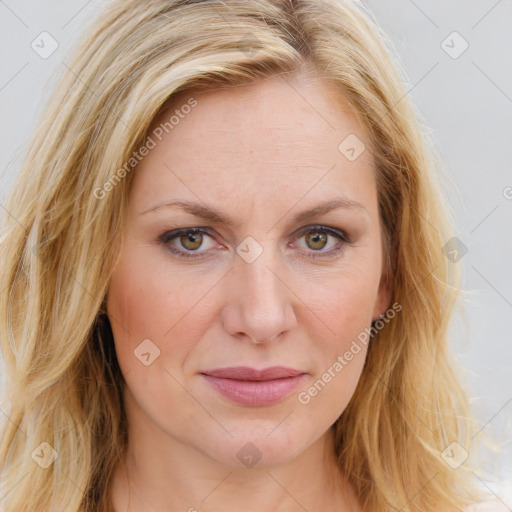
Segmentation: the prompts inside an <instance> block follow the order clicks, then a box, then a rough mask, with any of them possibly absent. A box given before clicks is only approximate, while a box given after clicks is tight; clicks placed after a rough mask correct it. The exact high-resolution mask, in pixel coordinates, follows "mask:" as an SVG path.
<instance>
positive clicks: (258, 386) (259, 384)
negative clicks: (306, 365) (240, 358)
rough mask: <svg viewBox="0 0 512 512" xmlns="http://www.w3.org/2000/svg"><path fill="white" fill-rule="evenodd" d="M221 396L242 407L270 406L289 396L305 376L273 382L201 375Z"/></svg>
mask: <svg viewBox="0 0 512 512" xmlns="http://www.w3.org/2000/svg"><path fill="white" fill-rule="evenodd" d="M201 375H202V376H203V377H204V378H205V379H206V380H207V381H208V382H209V383H210V384H211V386H212V387H213V388H215V389H216V390H217V391H218V392H219V393H220V394H221V395H223V396H225V397H226V398H229V399H230V400H232V401H234V402H237V403H239V404H242V405H249V406H261V405H270V404H273V403H276V402H279V401H280V400H283V398H285V397H287V396H288V395H290V394H291V393H292V392H293V390H294V389H295V388H296V387H297V386H298V385H299V383H300V382H301V381H302V379H303V378H304V377H305V375H306V374H304V373H302V374H300V375H296V376H295V377H286V378H284V379H274V380H260V381H255V380H234V379H222V378H219V377H212V376H211V375H205V374H201Z"/></svg>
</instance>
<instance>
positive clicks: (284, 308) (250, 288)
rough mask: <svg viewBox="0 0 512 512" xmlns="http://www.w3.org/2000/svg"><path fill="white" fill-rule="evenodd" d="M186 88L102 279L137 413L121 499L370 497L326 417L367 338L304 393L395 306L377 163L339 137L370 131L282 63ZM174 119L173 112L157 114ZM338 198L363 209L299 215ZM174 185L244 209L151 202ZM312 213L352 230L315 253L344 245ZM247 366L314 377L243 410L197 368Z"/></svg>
mask: <svg viewBox="0 0 512 512" xmlns="http://www.w3.org/2000/svg"><path fill="white" fill-rule="evenodd" d="M291 85H293V87H292V86H291ZM193 96H194V97H195V98H196V99H197V101H198V104H197V106H195V107H194V108H193V109H192V111H191V113H190V114H188V115H187V116H185V117H184V119H182V120H180V122H179V125H177V126H175V127H174V129H173V130H172V131H170V132H169V133H168V134H166V135H165V136H164V137H163V139H162V141H161V142H159V143H158V144H157V146H156V147H155V148H153V149H152V150H151V151H150V153H149V154H148V155H147V156H146V157H145V158H144V159H143V160H142V162H141V163H140V164H139V166H138V168H137V169H136V170H135V171H134V172H135V176H134V181H133V183H132V188H131V191H130V196H129V204H128V216H127V223H126V233H125V234H126V240H125V244H124V246H123V247H122V250H121V253H120V258H119V261H118V263H117V265H116V267H115V268H114V272H113V275H112V279H111V282H110V284H109V290H108V297H107V308H108V314H109V317H110V319H111V324H112V329H113V333H114V339H115V347H116V352H117V357H118V360H119V364H120V367H121V370H122V372H123V375H124V377H125V380H126V384H127V385H126V389H125V394H124V400H125V407H126V412H127V417H128V425H129V446H128V451H127V454H126V458H125V460H124V461H123V462H124V463H123V465H121V466H119V467H118V468H117V470H116V472H115V475H114V479H113V483H112V496H113V502H114V506H115V510H116V511H118V512H124V511H130V512H133V511H142V510H144V511H145V512H148V511H157V510H158V511H163V510H172V511H174V510H183V511H187V510H189V511H193V510H200V511H210V512H213V511H219V510H222V511H223V512H231V511H235V510H236V511H238V510H251V511H261V510H268V511H270V510H272V511H275V512H283V511H286V512H294V511H303V510H304V509H306V510H308V511H314V510H322V511H334V510H337V511H340V510H341V511H349V510H350V511H357V510H361V508H360V505H359V504H358V502H357V499H356V498H355V495H354V493H353V490H352V489H351V487H350V485H349V484H348V483H347V480H346V479H345V477H344V475H343V473H342V471H341V470H339V468H338V466H337V465H336V462H335V458H334V438H333V433H332V429H331V428H330V427H331V426H332V425H333V423H334V422H335V420H336V419H337V418H338V417H339V416H340V415H341V413H342V412H343V410H344V409H345V407H346V406H347V404H348V402H349V401H350V398H351V397H352V395H353V393H354V390H355V387H356V385H357V382H358V380H359V377H360V374H361V370H362V367H363V363H364V358H365V354H366V349H365V348H364V347H363V349H362V350H361V351H360V352H359V353H358V354H357V355H356V356H354V358H353V359H352V360H351V361H350V362H349V363H348V364H347V365H346V366H345V367H344V368H343V370H342V371H341V372H339V373H337V374H336V376H335V377H334V378H332V380H331V382H329V383H328V384H327V385H326V386H325V388H324V389H323V390H322V391H321V392H320V393H318V394H317V395H316V396H315V397H313V398H312V399H311V401H310V402H309V403H308V404H301V403H300V402H299V401H298V393H299V392H301V391H304V390H307V389H308V388H309V387H311V385H312V384H313V383H314V382H315V381H317V380H318V379H319V378H320V377H321V375H322V374H323V373H324V372H325V371H326V370H327V369H328V368H329V367H332V365H333V363H334V362H335V361H336V360H337V358H338V356H339V355H342V354H344V353H345V352H346V351H347V350H348V349H349V347H350V345H351V343H352V341H353V340H354V339H356V337H357V336H358V334H360V333H361V332H362V331H364V329H365V328H366V327H369V326H370V325H371V322H372V320H375V319H377V318H378V317H379V315H380V314H382V313H384V312H385V311H386V309H387V308H388V307H389V298H390V290H389V288H388V286H387V285H386V284H385V283H386V282H387V281H385V279H384V272H383V253H382V251H383V249H382V237H381V231H380V229H381V228H380V219H379V211H378V202H377V190H376V184H375V178H374V162H373V159H372V157H371V154H370V151H368V150H366V151H364V152H363V153H362V155H361V156H359V158H357V159H356V160H355V161H349V160H348V159H347V158H346V157H345V156H344V155H343V154H342V153H340V151H339V150H338V146H339V144H340V142H341V141H342V140H343V139H345V137H347V135H349V134H356V135H357V136H358V137H359V139H360V140H362V141H363V142H364V143H365V144H366V146H367V147H368V146H369V141H368V138H367V136H366V134H365V133H364V132H363V130H362V129H361V127H360V126H359V125H358V123H357V121H356V119H355V116H354V115H353V114H352V113H351V112H350V110H349V108H348V106H347V105H346V103H344V101H342V99H340V97H339V95H338V96H337V97H335V96H334V93H333V90H332V89H331V88H329V87H328V85H327V84H326V83H325V82H323V81H322V80H321V79H311V78H309V79H308V78H307V77H305V76H303V75H297V76H295V77H294V78H293V80H290V79H286V80H284V79H283V78H282V77H279V76H278V77H273V78H271V79H268V80H265V81H262V82H258V83H256V84H251V85H247V86H245V85H244V86H240V87H237V88H234V89H233V88H232V89H219V90H216V91H209V92H202V93H201V94H195V95H193ZM187 99H188V96H184V100H183V102H182V103H181V104H184V103H185V102H186V100H187ZM168 118H169V112H165V113H163V114H162V115H161V116H160V118H157V119H156V120H155V121H154V123H153V127H156V126H158V124H159V123H160V122H162V121H165V120H167V119H168ZM342 195H343V196H345V197H346V198H348V199H350V200H352V201H356V202H358V203H360V205H361V207H360V208H338V209H335V210H332V211H330V212H328V213H325V214H323V215H319V216H317V217H314V218H312V219H309V220H307V221H303V222H300V223H296V222H294V221H293V220H292V217H293V216H294V215H295V214H296V213H298V212H300V211H302V210H305V209H308V208H312V207H314V206H317V205H318V204H319V203H321V202H324V201H326V200H327V199H336V198H339V197H340V196H342ZM175 199H180V200H185V201H188V200H190V201H196V202H201V203H202V204H203V205H204V204H206V205H208V206H210V207H212V208H215V209H218V210H222V211H224V212H226V214H229V215H230V216H232V217H235V218H236V219H237V220H238V223H237V224H236V225H234V226H228V225H225V224H220V223H215V222H212V221H204V220H203V219H201V218H198V217H196V216H194V215H192V214H189V213H185V212H183V211H182V210H180V209H178V208H176V207H161V208H158V209H156V210H154V211H151V212H147V213H142V212H146V211H147V210H150V209H151V208H153V207H154V206H155V205H157V204H160V203H165V202H166V201H170V200H175ZM314 225H321V226H329V227H332V228H334V229H338V230H341V231H343V232H346V233H347V234H348V235H349V237H350V238H351V243H350V244H344V250H343V251H342V252H341V253H339V254H337V255H333V256H325V257H324V258H318V259H313V258H310V257H308V255H311V254H318V253H319V252H324V253H325V252H327V251H329V250H330V249H331V248H334V247H336V246H337V245H338V244H342V243H343V242H341V241H340V240H338V239H337V238H336V237H334V236H332V235H329V236H328V238H327V240H326V241H325V242H322V241H320V242H318V241H316V242H315V239H314V233H315V230H314V229H313V230H312V232H311V231H310V235H308V233H307V231H306V233H300V230H301V229H302V228H307V227H308V226H314ZM192 227H205V228H210V233H211V236H210V235H203V239H202V245H201V243H200V242H195V243H190V242H189V243H188V245H185V246H184V245H183V243H180V238H179V237H177V238H175V239H174V240H173V241H171V242H168V245H170V246H172V247H174V248H175V249H177V250H181V251H183V252H186V251H187V249H188V250H189V252H193V249H194V248H197V247H199V248H198V249H197V251H199V252H201V251H202V252H203V254H202V256H201V257H199V258H197V259H190V260H182V259H179V258H178V257H177V256H175V255H174V254H172V253H171V252H170V251H169V249H168V248H167V247H166V246H165V245H164V244H162V243H161V242H158V237H159V236H160V235H162V234H164V233H165V232H167V231H170V230H173V229H180V228H192ZM248 236H250V237H253V238H254V239H255V240H256V241H257V242H258V243H259V245H260V246H261V248H262V250H263V252H262V254H261V255H260V256H259V257H258V258H257V259H256V260H255V261H253V262H252V263H248V262H247V261H246V260H244V259H243V258H242V257H240V256H239V255H238V254H237V252H236V249H237V247H238V246H239V245H240V244H241V243H242V242H243V241H244V240H245V239H246V237H248ZM312 237H313V238H312ZM182 240H183V239H182ZM186 243H187V241H186V240H185V244H186ZM145 339H150V340H152V343H154V345H155V346H157V347H158V349H159V350H160V355H159V357H157V358H156V359H154V361H153V362H152V363H151V364H149V365H148V366H146V365H144V364H142V363H141V361H140V360H139V359H138V358H137V357H135V355H134V350H136V349H137V347H138V345H139V344H140V343H141V342H142V340H145ZM151 350H152V349H151ZM238 365H245V366H251V367H253V368H258V369H261V368H266V367H268V366H274V365H283V366H290V367H293V368H297V369H301V370H303V371H304V372H306V373H307V374H308V375H307V376H306V378H305V379H304V381H303V382H302V383H301V385H300V387H299V388H298V389H297V390H296V391H295V392H294V393H292V394H291V395H290V396H289V397H287V398H285V399H283V400H282V401H280V402H277V403H275V404H272V405H266V406H259V407H250V406H243V405H240V404H236V403H233V402H231V401H229V400H228V399H226V398H224V397H223V396H222V395H220V394H218V393H217V391H215V390H214V389H213V388H212V387H211V386H210V385H209V384H208V383H207V382H205V379H204V378H203V377H202V376H201V375H200V374H199V372H201V371H204V370H207V369H213V368H219V367H226V366H238ZM247 443H252V444H253V445H254V446H255V447H256V448H257V450H258V453H259V454H260V455H261V459H260V460H259V462H258V463H257V464H256V465H255V466H253V467H247V466H245V465H244V464H243V463H242V462H241V461H240V460H239V458H238V457H237V453H238V452H239V450H241V449H242V448H243V447H244V446H245V445H246V444H247Z"/></svg>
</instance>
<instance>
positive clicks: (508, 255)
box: [0, 0, 512, 510]
mask: <svg viewBox="0 0 512 512" xmlns="http://www.w3.org/2000/svg"><path fill="white" fill-rule="evenodd" d="M102 3H103V2H102V1H101V0H90V1H86V0H65V1H64V0H60V1H59V0H52V1H48V0H47V1H45V2H41V1H40V0H39V1H36V0H30V1H29V0H0V63H1V64H0V108H1V113H2V115H1V118H0V119H1V123H0V173H1V174H0V207H1V206H2V205H3V201H4V199H5V195H6V192H7V189H8V188H9V187H10V184H11V182H12V178H13V176H14V175H15V174H16V172H17V169H18V168H19V162H20V156H21V155H22V153H23V151H24V150H25V148H26V147H27V142H28V136H29V134H30V133H31V132H32V130H33V128H34V124H35V122H36V121H37V119H38V117H39V115H40V113H41V108H42V106H43V104H44V101H45V100H46V99H47V98H48V97H49V95H50V94H51V90H52V86H53V84H54V83H55V78H56V76H57V75H58V74H60V73H61V72H62V69H63V66H64V65H63V62H69V53H70V51H71V49H72V47H73V45H74V44H75V41H76V37H77V36H78V35H79V34H80V32H81V29H82V28H83V27H84V24H85V23H88V22H89V21H90V20H91V19H92V18H93V17H94V16H95V14H96V12H97V10H98V9H99V7H100V6H101V5H102ZM365 3H366V5H368V6H369V7H370V9H371V10H372V11H373V13H374V15H375V18H376V19H377V21H378V23H379V24H380V25H381V26H382V27H383V29H384V31H385V32H386V33H387V34H388V35H389V37H390V38H391V40H392V41H393V43H394V45H395V47H396V49H397V52H398V54H399V59H400V61H401V63H402V66H403V67H404V69H405V72H406V74H407V77H408V78H407V80H408V83H407V90H408V91H409V92H408V97H409V98H410V99H412V100H413V101H414V102H415V104H416V105H417V107H418V109H419V112H420V113H421V114H422V116H423V119H424V122H425V124H426V126H428V129H429V131H430V133H431V135H432V137H433V138H434V141H435V142H436V145H437V148H438V150H439V151H440V153H441V155H442V157H443V159H444V161H445V163H446V166H447V168H448V171H449V173H450V175H451V177H452V178H453V180H454V182H455V184H456V186H457V188H458V190H459V191H460V195H457V194H456V193H455V192H454V191H453V190H447V192H448V194H449V198H450V201H451V204H452V206H453V209H454V211H455V214H456V220H457V225H458V232H457V233H454V235H456V236H457V237H458V238H459V240H460V242H461V243H462V244H464V246H465V247H467V250H468V251H467V253H466V254H465V255H464V257H463V258H462V259H461V260H460V262H459V264H460V265H461V266H462V267H463V269H464V283H463V288H464V290H467V291H468V292H471V293H470V294H468V295H466V296H465V298H463V300H462V301H461V303H462V304H463V305H464V308H465V311H466V317H467V324H464V322H463V321H462V317H456V318H454V321H453V323H452V337H451V340H452V344H453V347H454V350H455V352H456V354H457V356H458V359H459V360H460V362H461V363H462V364H463V365H464V366H465V367H466V368H467V369H468V371H469V373H468V375H467V378H468V380H469V386H470V388H471V397H472V404H473V407H474V410H475V413H476V414H477V416H478V418H480V420H481V422H482V430H481V432H480V433H479V434H478V435H479V436H482V437H484V436H485V434H489V435H493V436H495V438H496V439H497V440H498V447H497V448H498V450H499V452H501V454H502V455H503V457H501V458H498V457H497V456H496V455H490V454H489V453H488V454H487V455H486V461H487V469H489V470H490V471H492V472H493V473H495V474H496V475H499V476H501V477H502V478H507V480H509V481H512V443H511V437H512V336H511V333H510V331H509V330H508V326H509V325H510V320H511V319H512V237H511V235H512V170H511V167H512V166H511V164H512V66H511V62H512V57H511V56H512V30H511V27H512V23H511V22H512V0H498V1H496V0H429V1H427V0H421V1H420V0H415V1H413V0H370V1H367V2H365ZM43 31H47V32H48V33H50V34H51V36H52V37H53V38H54V39H55V40H56V41H57V42H58V45H59V47H58V48H57V50H56V51H55V52H54V53H53V54H52V55H51V56H49V57H48V58H42V57H41V56H40V55H38V54H37V53H36V52H35V51H34V50H33V49H32V48H31V43H32V41H34V40H36V42H37V41H40V37H39V35H40V34H41V32H43ZM454 31H456V32H458V34H460V36H459V35H457V34H455V35H454V34H453V32H454ZM443 41H444V42H443ZM49 44H50V41H49V40H47V44H46V46H45V47H46V48H47V49H48V48H49ZM466 44H467V45H468V48H467V49H466V50H465V51H464V52H463V53H461V51H462V50H463V49H464V47H465V46H466ZM450 53H451V55H450ZM459 54H460V55H459ZM2 213H3V212H2V211H0V214H2ZM479 477H480V478H481V479H482V486H483V489H485V488H486V487H488V488H489V489H490V490H491V491H495V492H501V491H500V490H499V489H500V488H499V482H496V481H494V480H492V479H490V478H489V477H488V476H486V475H485V474H484V473H481V474H479ZM503 500H504V503H503V506H504V508H503V510H507V509H508V510H512V498H509V497H507V498H503Z"/></svg>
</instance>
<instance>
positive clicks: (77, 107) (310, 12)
mask: <svg viewBox="0 0 512 512" xmlns="http://www.w3.org/2000/svg"><path fill="white" fill-rule="evenodd" d="M306 68H307V69H310V70H311V69H313V70H314V71H315V73H316V76H318V77H321V78H322V79H325V80H327V81H328V82H329V83H330V84H331V85H332V86H333V88H334V90H336V91H339V94H340V97H343V98H344V99H346V100H347V101H348V102H349V104H350V106H351V108H352V109H353V111H354V113H355V115H356V116H357V119H358V120H359V122H360V124H361V126H362V127H364V128H365V130H366V131H367V133H368V134H369V138H370V142H371V148H370V150H371V151H372V153H373V156H374V158H375V163H376V168H375V177H376V181H377V191H378V202H379V208H380V216H381V221H382V226H383V232H384V235H385V236H384V245H385V247H384V250H385V253H386V266H387V268H388V269H389V271H390V273H391V274H392V277H393V291H392V300H391V302H392V303H393V302H398V303H400V304H401V305H402V306H403V308H402V310H401V312H400V314H398V315H397V316H396V318H394V319H393V321H391V322H389V323H388V324H387V325H386V326H385V328H383V329H382V330H381V331H380V332H379V334H378V335H377V336H375V337H374V338H373V340H372V342H371V343H370V345H369V350H368V354H367V360H366V363H365V366H364V369H363V372H362V375H361V378H360V381H359V383H358V386H357V389H356V391H355V394H354V396H353V398H352V400H351V401H350V403H349V405H348V406H347V408H346V409H345V411H344V412H343V414H342V415H341V416H340V418H339V419H338V420H337V421H336V423H335V424H334V425H333V429H334V431H335V434H336V436H335V437H336V455H337V459H338V461H339V465H340V467H341V468H342V470H343V472H344V474H345V475H346V476H347V478H348V479H349V480H350V482H351V484H352V485H353V486H354V489H355V491H356V492H357V494H358V496H359V498H360V500H361V503H362V505H363V507H365V510H369V511H370V510H371V511H372V512H384V511H385V510H390V509H397V510H400V511H403V512H416V511H427V512H433V511H443V512H444V511H448V510H456V509H460V508H461V507H463V506H465V504H468V503H470V502H471V501H472V500H473V498H474V494H473V488H472V483H471V480H470V478H469V477H470V471H469V469H468V464H467V463H465V464H463V465H462V466H461V467H460V468H458V469H453V468H452V467H451V466H450V465H449V464H447V462H446V457H445V456H444V455H445V449H446V448H447V447H448V446H449V445H450V443H452V442H457V443H459V445H460V446H461V447H463V448H464V449H466V450H468V451H470V448H469V446H470V444H469V441H470V436H471V431H472V424H471V421H470V413H469V407H468V403H467V399H466V396H465V393H464V391H463V387H462V386H461V384H460V383H459V377H458V376H457V375H456V373H455V370H454V361H453V360H452V358H451V355H450V352H449V349H448V340H447V327H448V324H449V320H450V318H451V315H452V311H453V308H454V306H455V304H456V298H457V295H458V293H459V290H460V275H459V274H460V273H459V271H458V268H457V267H458V266H457V264H456V263H453V262H452V261H450V258H448V257H447V256H446V255H445V254H444V251H443V246H444V245H445V244H446V243H447V242H448V241H449V240H450V239H451V238H452V236H453V230H454V224H453V221H452V215H451V213H450V208H449V206H448V205H447V202H446V200H445V199H444V196H443V195H442V189H441V187H440V185H439V183H440V180H439V178H438V177H439V164H438V157H437V156H436V153H435V150H434V149H433V147H434V144H432V143H431V142H430V139H429V136H428V133H427V130H425V129H423V127H422V126H423V121H421V116H420V114H419V113H418V111H417V109H416V108H415V107H414V106H413V105H411V103H410V102H409V100H408V98H407V94H406V88H405V84H406V83H407V80H406V77H405V75H404V74H403V72H402V71H401V70H400V63H399V61H398V58H397V57H396V54H394V50H393V48H392V45H391V43H390V42H389V40H388V39H387V37H386V35H385V34H383V33H382V30H381V29H380V27H379V26H378V23H377V22H376V21H375V20H374V19H373V16H372V14H371V12H369V11H368V10H367V9H366V8H365V7H364V6H363V5H362V4H361V3H356V2H352V1H348V0H347V1H345V0H224V1H221V0H205V1H200V0H145V1H144V2H141V1H137V0H114V1H109V2H108V5H107V6H106V7H105V9H104V11H102V12H101V16H100V17H99V18H98V19H97V20H96V21H95V22H94V24H93V25H91V27H90V28H89V29H88V31H87V33H86V34H85V37H84V38H83V39H82V40H81V43H80V44H79V45H78V47H77V48H76V50H75V52H74V54H73V58H72V60H71V61H70V62H68V63H67V64H66V70H65V71H64V72H63V75H62V78H61V79H60V82H59V84H58V86H57V88H56V90H55V92H54V94H53V95H52V97H51V101H50V103H49V105H48V106H47V110H46V112H45V113H44V115H43V117H42V119H41V122H40V124H39V126H38V128H37V130H36V132H35V134H34V136H33V138H32V140H31V143H30V147H29V149H28V152H27V155H26V158H25V160H24V163H23V165H22V169H21V172H20V173H19V175H18V177H17V181H16V183H15V185H14V188H13V190H12V192H11V193H10V195H9V199H8V202H7V204H6V205H5V209H6V211H7V212H8V213H7V214H5V215H4V219H3V224H2V231H1V238H0V261H1V268H0V279H1V281H0V282H1V286H0V289H1V290H2V291H1V294H0V340H1V347H2V352H3V357H4V364H5V369H6V379H5V381H6V390H5V393H4V394H5V398H4V402H3V404H2V409H1V410H2V412H3V413H4V416H5V418H4V422H3V423H4V424H3V430H2V435H1V438H0V470H2V492H1V495H2V496H4V497H3V501H2V502H0V504H1V506H2V510H3V511H4V512H34V511H36V510H37V511H38V512H49V511H66V512H75V511H76V512H93V511H94V512H98V511H105V512H106V511H112V510H113V509H112V504H111V496H110V491H109V484H110V482H111V477H112V474H113V470H114V468H115V467H116V465H117V464H118V462H119V461H120V460H121V457H122V454H123V451H124V449H125V447H126V443H127V424H126V416H125V412H124V408H123V386H124V380H123V376H122V374H121V372H120V369H119V366H118V364H117V359H116V354H115V350H114V344H113V337H112V330H111V325H110V323H109V322H110V320H109V318H108V317H107V316H106V309H105V297H106V292H107V289H108V285H109V280H110V276H111V272H112V269H113V268H114V265H115V263H116V258H117V257H118V254H119V251H120V248H121V244H122V235H121V233H122V232H123V226H124V222H125V210H126V206H127V198H128V192H129V190H130V183H131V182H132V177H133V174H134V172H135V171H133V172H132V167H127V166H126V162H130V159H131V158H133V155H134V152H135V151H137V148H140V147H141V145H143V144H144V141H145V140H146V139H147V136H148V130H149V128H150V125H151V122H152V120H153V119H154V118H155V116H156V115H157V114H158V113H159V112H161V110H162V108H164V107H166V106H168V105H170V104H172V103H173V102H175V101H176V99H177V98H178V94H179V97H181V98H183V97H185V98H187V97H189V98H190V96H191V94H192V92H194V91H203V90H214V89H216V88H221V87H231V86H237V85H243V84H250V83H254V82H256V81H258V80H262V79H265V78H269V77H272V76H275V75H280V76H281V77H282V78H283V79H284V80H286V76H287V74H288V73H291V74H293V73H297V72H300V71H301V70H304V69H306ZM121 169H124V172H122V171H120V170H121ZM107 183H110V185H106V184H107ZM53 450H55V451H53ZM38 457H39V458H41V460H43V459H44V460H46V463H42V462H41V461H39V463H38ZM55 457H56V458H55Z"/></svg>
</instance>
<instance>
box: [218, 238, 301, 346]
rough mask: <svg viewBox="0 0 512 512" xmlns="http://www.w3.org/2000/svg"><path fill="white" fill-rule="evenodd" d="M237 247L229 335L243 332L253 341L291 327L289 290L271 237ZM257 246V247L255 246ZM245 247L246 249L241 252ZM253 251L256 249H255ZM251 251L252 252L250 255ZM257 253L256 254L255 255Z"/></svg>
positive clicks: (247, 242)
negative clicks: (264, 240)
mask: <svg viewBox="0 0 512 512" xmlns="http://www.w3.org/2000/svg"><path fill="white" fill-rule="evenodd" d="M245 242H246V245H244V242H242V243H241V244H240V246H239V247H238V248H237V252H238V254H239V255H240V256H239V255H237V257H236V262H235V268H234V269H233V270H234V271H233V272H232V273H231V279H232V280H234V282H233V281H232V282H231V283H230V285H231V286H232V292H231V293H230V298H229V301H230V305H229V308H230V311H231V313H230V315H229V325H228V326H227V327H228V329H229V330H230V331H231V334H233V335H234V334H238V333H244V334H246V335H247V336H249V337H250V338H252V339H253V341H255V342H259V343H261V342H265V341H270V340H272V339H273V338H275V337H276V336H277V335H279V334H280V333H281V332H283V331H286V330H288V329H290V328H291V326H292V323H293V317H294V315H293V307H292V303H291V297H290V295H291V292H290V291H289V290H288V288H287V287H286V286H285V284H284V282H283V281H285V279H284V275H280V274H284V271H283V268H282V266H281V265H280V264H279V262H280V258H279V254H278V249H277V247H275V244H274V242H273V241H272V237H270V238H268V239H267V241H266V242H256V243H255V240H254V239H253V240H246V241H245ZM258 246H259V249H258ZM244 249H245V252H244ZM255 251H256V252H255ZM251 252H252V254H251ZM258 252H259V255H257V256H256V258H255V259H253V258H254V256H255V254H257V253H258Z"/></svg>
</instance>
